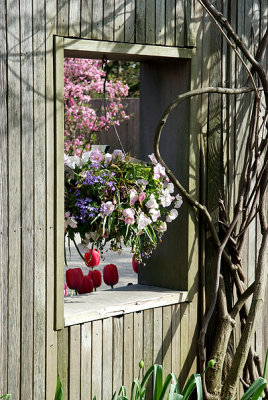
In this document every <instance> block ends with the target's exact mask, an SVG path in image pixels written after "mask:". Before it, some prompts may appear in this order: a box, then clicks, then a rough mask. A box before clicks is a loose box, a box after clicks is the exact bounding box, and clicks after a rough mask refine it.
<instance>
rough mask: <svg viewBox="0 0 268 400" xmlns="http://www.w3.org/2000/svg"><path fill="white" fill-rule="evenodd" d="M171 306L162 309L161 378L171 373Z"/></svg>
mask: <svg viewBox="0 0 268 400" xmlns="http://www.w3.org/2000/svg"><path fill="white" fill-rule="evenodd" d="M171 333H172V326H171V306H167V307H163V376H164V377H166V376H167V375H168V374H169V373H170V372H171V340H172V336H171Z"/></svg>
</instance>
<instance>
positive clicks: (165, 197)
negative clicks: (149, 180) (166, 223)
mask: <svg viewBox="0 0 268 400" xmlns="http://www.w3.org/2000/svg"><path fill="white" fill-rule="evenodd" d="M159 199H160V201H161V204H162V206H163V207H168V206H170V204H171V202H172V200H173V199H174V197H172V196H170V193H169V191H168V189H165V190H163V191H162V195H161V196H159Z"/></svg>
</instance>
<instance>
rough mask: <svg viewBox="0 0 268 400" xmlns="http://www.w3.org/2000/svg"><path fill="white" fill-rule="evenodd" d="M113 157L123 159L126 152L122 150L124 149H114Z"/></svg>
mask: <svg viewBox="0 0 268 400" xmlns="http://www.w3.org/2000/svg"><path fill="white" fill-rule="evenodd" d="M112 157H113V159H115V158H119V160H122V159H123V158H124V153H123V152H122V150H118V149H117V150H114V151H113V154H112Z"/></svg>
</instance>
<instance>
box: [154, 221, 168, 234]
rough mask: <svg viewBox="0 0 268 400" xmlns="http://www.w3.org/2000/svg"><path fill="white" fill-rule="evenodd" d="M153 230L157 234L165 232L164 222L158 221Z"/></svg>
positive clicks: (165, 225)
mask: <svg viewBox="0 0 268 400" xmlns="http://www.w3.org/2000/svg"><path fill="white" fill-rule="evenodd" d="M155 229H156V230H157V231H158V232H165V231H166V230H167V224H166V223H165V222H164V221H159V222H158V224H157V225H156V226H155Z"/></svg>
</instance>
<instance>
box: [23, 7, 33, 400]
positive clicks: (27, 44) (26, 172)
mask: <svg viewBox="0 0 268 400" xmlns="http://www.w3.org/2000/svg"><path fill="white" fill-rule="evenodd" d="M27 6H28V1H23V0H22V1H21V2H20V18H21V20H22V21H23V23H22V24H21V52H22V54H24V57H22V58H21V87H22V88H21V101H22V105H23V106H22V116H21V117H22V119H21V135H22V141H21V150H22V183H21V189H22V222H21V223H22V231H23V232H24V234H23V236H22V272H21V302H22V308H21V320H22V325H21V371H22V372H21V397H22V398H26V397H28V398H29V399H32V398H33V371H32V363H33V358H34V348H33V336H34V335H33V330H34V329H33V327H34V304H33V297H34V277H33V270H34V172H33V162H34V131H33V126H34V116H33V106H34V105H33V57H32V52H33V48H32V30H33V26H32V19H31V18H29V14H28V9H27ZM26 305H27V306H26Z"/></svg>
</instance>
